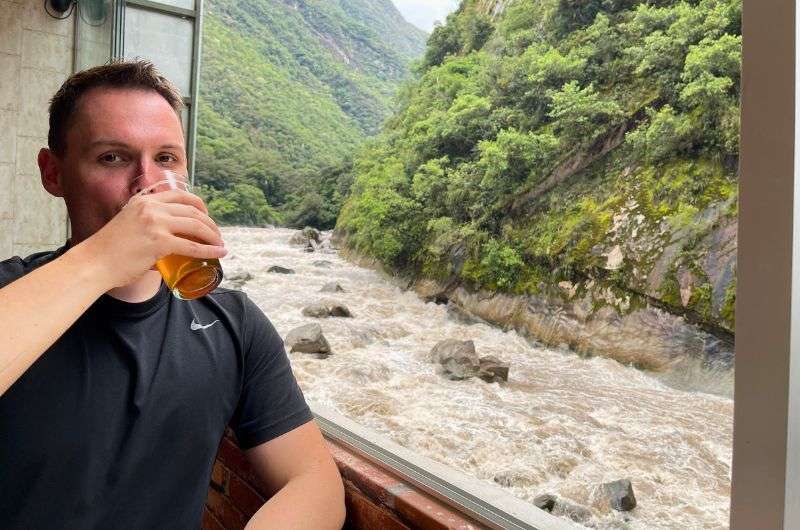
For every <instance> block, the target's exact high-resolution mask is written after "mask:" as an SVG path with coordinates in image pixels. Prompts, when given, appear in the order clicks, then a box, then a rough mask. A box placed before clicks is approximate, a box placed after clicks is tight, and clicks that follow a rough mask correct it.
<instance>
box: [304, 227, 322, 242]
mask: <svg viewBox="0 0 800 530" xmlns="http://www.w3.org/2000/svg"><path fill="white" fill-rule="evenodd" d="M302 234H303V235H304V236H305V238H306V241H309V242H311V241H314V242H315V243H317V244H319V241H320V240H319V230H317V229H316V228H314V227H311V226H307V227H305V228H303V231H302Z"/></svg>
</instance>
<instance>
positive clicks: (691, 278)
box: [676, 267, 698, 307]
mask: <svg viewBox="0 0 800 530" xmlns="http://www.w3.org/2000/svg"><path fill="white" fill-rule="evenodd" d="M676 276H677V279H678V287H679V288H680V293H681V305H682V306H683V307H686V306H688V305H689V301H690V300H691V299H692V291H693V290H694V286H695V285H696V284H697V280H698V279H697V278H696V277H695V275H694V274H693V273H692V271H690V270H689V269H687V268H686V267H679V268H678V271H677V273H676Z"/></svg>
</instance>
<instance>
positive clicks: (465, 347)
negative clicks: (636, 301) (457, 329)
mask: <svg viewBox="0 0 800 530" xmlns="http://www.w3.org/2000/svg"><path fill="white" fill-rule="evenodd" d="M448 359H469V360H470V361H471V362H472V363H473V364H475V365H477V364H478V355H477V354H476V353H475V343H474V342H472V341H471V340H456V339H446V340H443V341H440V342H437V343H436V345H435V346H434V347H433V348H432V349H431V353H430V361H431V362H432V363H443V362H445V361H447V360H448Z"/></svg>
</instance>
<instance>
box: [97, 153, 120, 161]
mask: <svg viewBox="0 0 800 530" xmlns="http://www.w3.org/2000/svg"><path fill="white" fill-rule="evenodd" d="M100 161H101V162H103V163H104V164H119V163H121V162H123V159H122V157H121V156H120V155H118V154H117V153H106V154H104V155H100Z"/></svg>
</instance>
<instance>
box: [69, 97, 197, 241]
mask: <svg viewBox="0 0 800 530" xmlns="http://www.w3.org/2000/svg"><path fill="white" fill-rule="evenodd" d="M57 164H58V166H59V170H60V175H61V178H60V182H61V188H62V192H63V194H64V202H65V203H66V205H67V211H68V213H69V218H70V223H71V227H72V235H73V236H72V242H73V243H78V242H80V241H82V240H84V239H86V238H87V237H89V236H91V235H92V234H94V233H95V232H97V231H98V230H100V228H102V227H103V226H104V225H105V224H106V223H107V222H108V221H110V220H111V219H112V218H113V217H114V216H115V215H116V214H117V213H118V212H119V210H120V209H121V208H122V206H124V204H125V203H126V202H127V200H128V199H129V198H130V196H131V195H132V194H133V193H134V192H135V190H136V188H140V187H145V186H147V185H148V183H152V182H157V181H158V180H161V178H162V177H161V175H162V173H161V172H162V171H163V170H164V169H170V170H173V171H176V172H178V173H180V174H181V175H186V149H185V146H184V137H183V131H182V128H181V123H180V119H179V118H178V116H177V114H176V113H175V111H174V110H173V109H172V107H170V105H169V103H167V100H165V99H164V98H163V97H162V96H161V95H160V94H158V92H155V91H152V90H139V89H114V88H102V87H101V88H95V89H92V90H90V91H89V92H87V93H86V94H84V95H83V96H82V97H81V99H80V100H79V102H78V108H77V111H76V113H75V115H74V116H73V118H72V120H71V122H70V126H69V128H68V129H67V135H66V152H65V154H64V156H63V157H62V158H60V159H58V160H57ZM140 175H142V177H141V178H139V179H138V180H137V182H136V183H135V184H134V180H135V179H136V178H137V177H138V176H140Z"/></svg>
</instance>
